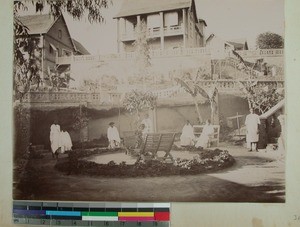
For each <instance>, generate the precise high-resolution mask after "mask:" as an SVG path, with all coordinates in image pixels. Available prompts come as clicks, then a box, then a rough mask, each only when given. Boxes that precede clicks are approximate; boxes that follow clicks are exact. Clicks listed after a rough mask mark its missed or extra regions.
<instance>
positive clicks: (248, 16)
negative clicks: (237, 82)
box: [28, 0, 284, 54]
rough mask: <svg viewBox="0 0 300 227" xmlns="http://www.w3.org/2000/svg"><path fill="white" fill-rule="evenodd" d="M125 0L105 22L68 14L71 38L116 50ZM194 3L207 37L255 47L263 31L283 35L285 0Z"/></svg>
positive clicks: (96, 49)
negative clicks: (119, 14)
mask: <svg viewBox="0 0 300 227" xmlns="http://www.w3.org/2000/svg"><path fill="white" fill-rule="evenodd" d="M149 1H150V0H149ZM153 1H159V0H153ZM122 2H123V0H113V5H111V6H110V7H109V9H104V10H103V15H104V16H105V18H106V22H105V23H104V24H97V23H94V24H90V23H89V22H88V21H87V20H86V19H82V20H81V21H78V20H74V19H73V18H72V17H70V16H68V15H65V19H66V23H67V25H68V27H69V30H70V33H71V36H72V38H75V39H76V40H78V41H79V42H81V43H82V44H83V45H84V46H85V47H86V49H87V50H89V51H90V53H91V54H108V53H116V51H117V25H116V20H114V19H113V17H114V16H115V15H116V14H117V13H118V12H119V10H120V7H121V4H122ZM195 3H196V8H197V14H198V17H199V18H201V19H204V20H205V21H206V23H207V28H206V37H208V36H209V35H210V34H212V33H214V34H215V35H217V36H219V37H220V38H222V39H224V40H233V39H241V38H243V39H246V40H247V41H248V45H249V47H250V48H251V49H254V48H255V40H256V37H257V36H258V35H259V34H260V33H263V32H267V31H270V32H274V33H277V34H280V35H282V36H284V0H195ZM29 12H30V10H29ZM29 12H28V13H29Z"/></svg>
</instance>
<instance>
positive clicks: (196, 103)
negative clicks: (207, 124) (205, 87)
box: [194, 98, 203, 123]
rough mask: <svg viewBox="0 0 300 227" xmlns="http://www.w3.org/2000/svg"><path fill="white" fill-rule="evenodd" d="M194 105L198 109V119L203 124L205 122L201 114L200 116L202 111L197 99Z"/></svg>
mask: <svg viewBox="0 0 300 227" xmlns="http://www.w3.org/2000/svg"><path fill="white" fill-rule="evenodd" d="M194 104H195V107H196V112H197V114H198V118H199V122H200V123H202V122H203V119H202V117H201V114H200V110H199V106H198V102H197V99H196V98H194Z"/></svg>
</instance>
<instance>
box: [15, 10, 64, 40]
mask: <svg viewBox="0 0 300 227" xmlns="http://www.w3.org/2000/svg"><path fill="white" fill-rule="evenodd" d="M57 19H58V18H56V19H55V18H54V17H53V16H51V15H50V14H46V15H45V14H43V15H42V14H41V15H29V16H22V17H19V20H20V21H21V22H22V23H23V24H24V25H25V26H26V27H27V28H28V29H29V31H28V34H29V35H35V34H45V33H47V32H48V31H49V30H50V28H51V27H52V25H53V24H54V23H55V22H56V20H57Z"/></svg>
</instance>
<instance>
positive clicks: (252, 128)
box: [245, 108, 260, 151]
mask: <svg viewBox="0 0 300 227" xmlns="http://www.w3.org/2000/svg"><path fill="white" fill-rule="evenodd" d="M259 124H260V120H259V116H258V115H257V114H255V113H254V111H253V109H252V108H251V109H250V114H248V115H247V116H246V121H245V125H246V129H247V134H246V141H247V148H248V149H249V151H252V149H254V150H256V151H258V149H257V143H258V138H259V133H258V125H259Z"/></svg>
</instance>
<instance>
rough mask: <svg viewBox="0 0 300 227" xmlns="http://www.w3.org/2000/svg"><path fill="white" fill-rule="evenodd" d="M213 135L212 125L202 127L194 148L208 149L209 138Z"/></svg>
mask: <svg viewBox="0 0 300 227" xmlns="http://www.w3.org/2000/svg"><path fill="white" fill-rule="evenodd" d="M213 133H214V127H213V125H208V124H206V125H205V126H204V127H203V130H202V133H201V135H200V137H199V139H198V141H197V143H196V145H195V147H196V148H198V147H203V148H207V147H208V142H209V137H210V136H211V135H212V134H213Z"/></svg>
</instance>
